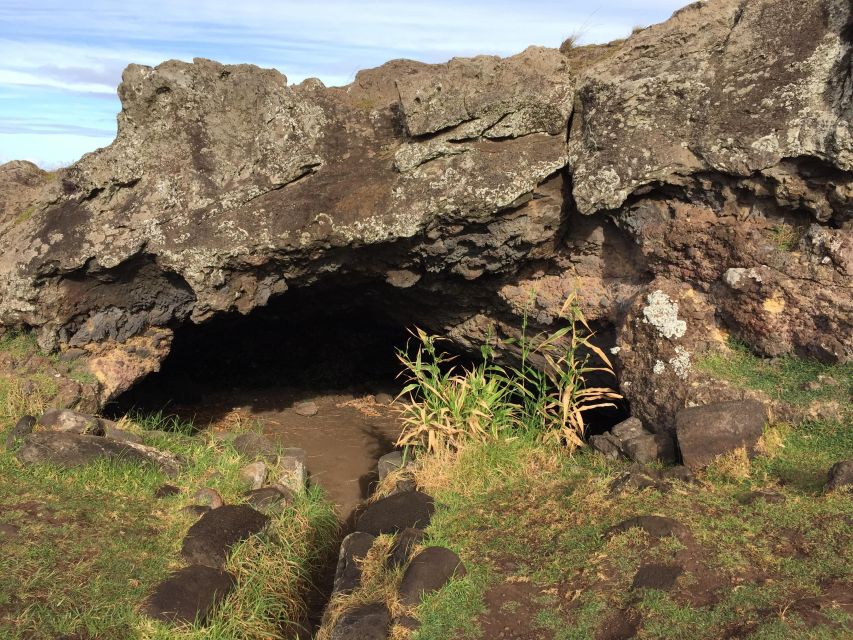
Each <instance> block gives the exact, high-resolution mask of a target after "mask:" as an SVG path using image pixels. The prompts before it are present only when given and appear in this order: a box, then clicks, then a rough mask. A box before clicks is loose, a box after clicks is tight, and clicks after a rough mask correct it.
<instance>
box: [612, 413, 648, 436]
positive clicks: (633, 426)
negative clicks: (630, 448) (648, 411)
mask: <svg viewBox="0 0 853 640" xmlns="http://www.w3.org/2000/svg"><path fill="white" fill-rule="evenodd" d="M610 433H611V434H612V435H613V437H615V438H616V439H617V440H620V441H621V440H630V439H631V438H636V437H637V436H642V435H643V434H645V433H646V430H645V429H644V428H643V423H642V422H641V421H640V419H639V418H636V417H634V416H631V417H630V418H628V419H627V420H623V421H622V422H620V423H619V424H617V425H616V426H614V427H613V428H612V429H611V430H610Z"/></svg>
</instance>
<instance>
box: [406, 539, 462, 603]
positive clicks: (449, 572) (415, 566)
mask: <svg viewBox="0 0 853 640" xmlns="http://www.w3.org/2000/svg"><path fill="white" fill-rule="evenodd" d="M465 573H466V572H465V566H464V565H463V564H462V561H461V560H460V559H459V556H457V555H456V554H455V553H453V552H452V551H451V550H450V549H445V548H444V547H428V548H426V549H424V550H423V551H421V552H420V553H419V554H418V555H416V556H415V557H414V558H412V561H411V562H410V563H409V566H408V568H407V569H406V572H405V573H404V574H403V579H402V581H401V582H400V589H399V593H400V601H401V602H402V603H403V604H405V605H408V606H416V605H418V604H420V602H421V598H422V597H423V596H424V595H425V594H430V593H433V592H435V591H438V590H439V589H441V588H442V587H443V586H444V585H446V584H447V583H448V582H450V580H451V578H453V577H457V578H462V577H464V576H465Z"/></svg>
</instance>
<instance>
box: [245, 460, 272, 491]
mask: <svg viewBox="0 0 853 640" xmlns="http://www.w3.org/2000/svg"><path fill="white" fill-rule="evenodd" d="M240 480H241V481H242V482H243V483H245V484H246V485H248V487H249V488H250V489H260V488H261V487H262V486H264V482H266V480H267V465H266V464H265V463H264V462H263V461H261V460H258V461H257V462H252V463H251V464H247V465H246V466H245V467H243V468H242V469H240Z"/></svg>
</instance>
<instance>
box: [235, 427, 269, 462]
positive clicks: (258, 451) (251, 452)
mask: <svg viewBox="0 0 853 640" xmlns="http://www.w3.org/2000/svg"><path fill="white" fill-rule="evenodd" d="M231 444H232V445H233V447H234V448H235V449H236V450H237V453H239V454H240V455H241V456H245V457H246V458H249V459H252V460H254V459H255V458H263V459H264V460H268V461H274V460H275V457H276V456H277V455H278V447H276V446H275V445H274V444H273V443H272V442H270V441H269V440H268V439H267V438H266V437H264V436H262V435H261V434H259V433H254V432H251V431H250V432H247V433H241V434H240V435H238V436H236V437H235V438H234V439H233V440H232V441H231Z"/></svg>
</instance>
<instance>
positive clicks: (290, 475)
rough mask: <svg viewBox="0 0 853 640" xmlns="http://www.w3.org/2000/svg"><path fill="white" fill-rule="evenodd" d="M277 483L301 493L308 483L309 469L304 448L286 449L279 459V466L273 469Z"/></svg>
mask: <svg viewBox="0 0 853 640" xmlns="http://www.w3.org/2000/svg"><path fill="white" fill-rule="evenodd" d="M273 475H274V476H275V483H276V484H280V485H282V486H284V487H287V488H288V489H290V490H291V491H292V492H293V493H301V492H302V491H304V490H305V486H306V485H307V484H308V469H307V467H306V466H305V450H304V449H296V448H292V449H284V450H283V451H282V454H281V456H280V457H279V459H278V466H277V467H276V468H275V470H274V471H273Z"/></svg>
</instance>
